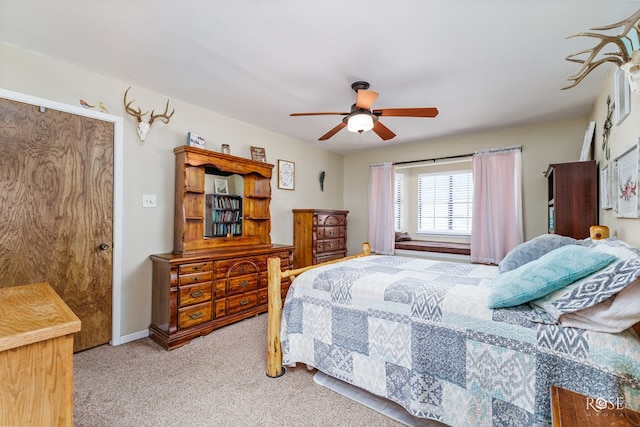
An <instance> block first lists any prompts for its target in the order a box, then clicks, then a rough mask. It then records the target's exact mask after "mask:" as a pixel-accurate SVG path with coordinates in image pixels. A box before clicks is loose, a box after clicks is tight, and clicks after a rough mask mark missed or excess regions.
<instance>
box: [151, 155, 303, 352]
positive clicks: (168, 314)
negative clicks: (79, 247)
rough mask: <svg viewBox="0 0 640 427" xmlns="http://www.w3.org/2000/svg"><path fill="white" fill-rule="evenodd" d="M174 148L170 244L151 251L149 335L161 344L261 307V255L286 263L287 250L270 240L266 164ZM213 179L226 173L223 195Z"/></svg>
mask: <svg viewBox="0 0 640 427" xmlns="http://www.w3.org/2000/svg"><path fill="white" fill-rule="evenodd" d="M174 153H175V160H176V167H175V173H176V182H175V192H176V193H175V217H174V248H173V252H172V253H168V254H158V255H151V260H152V262H153V289H152V315H151V325H150V326H149V336H150V337H151V338H152V339H153V340H154V341H156V342H157V343H158V344H160V345H161V346H162V347H164V348H165V349H167V350H171V349H174V348H177V347H180V346H182V345H185V344H187V343H189V342H190V341H191V340H192V339H193V338H195V337H198V336H201V335H206V334H208V333H210V332H211V331H213V330H214V329H217V328H220V327H222V326H225V325H228V324H230V323H233V322H236V321H239V320H242V319H245V318H247V317H250V316H254V315H256V314H259V313H264V312H266V311H267V258H269V257H279V258H280V262H281V266H282V268H283V270H284V269H290V268H291V265H292V253H293V249H294V247H293V246H290V245H275V244H272V243H271V235H270V233H271V215H270V209H269V207H270V202H271V176H272V170H273V165H271V164H268V163H263V162H256V161H253V160H249V159H245V158H242V157H236V156H232V155H229V154H222V153H217V152H213V151H209V150H204V149H201V148H196V147H189V146H182V147H177V148H175V149H174ZM215 180H227V184H230V185H228V187H227V186H225V187H224V188H225V191H226V192H228V194H227V193H225V194H219V193H216V186H215V184H213V185H212V182H214V181H215ZM209 202H211V203H209ZM214 203H215V205H214ZM218 203H219V205H218ZM217 206H221V207H220V208H219V209H218V207H217ZM222 206H226V207H222ZM216 230H217V231H216ZM222 230H224V231H222ZM288 287H289V282H288V281H287V282H285V283H283V285H282V295H283V297H284V296H285V295H286V292H287V290H288Z"/></svg>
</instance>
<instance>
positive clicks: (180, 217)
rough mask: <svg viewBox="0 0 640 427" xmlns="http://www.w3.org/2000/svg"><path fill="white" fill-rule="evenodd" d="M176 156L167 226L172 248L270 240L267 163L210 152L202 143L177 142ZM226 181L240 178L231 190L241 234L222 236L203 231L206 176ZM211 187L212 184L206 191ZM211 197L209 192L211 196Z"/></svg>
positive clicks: (192, 248)
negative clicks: (171, 216) (238, 208)
mask: <svg viewBox="0 0 640 427" xmlns="http://www.w3.org/2000/svg"><path fill="white" fill-rule="evenodd" d="M173 151H174V153H175V156H176V159H175V160H176V177H175V178H176V180H175V186H176V189H175V191H176V197H175V211H174V227H173V233H174V235H173V252H174V253H177V254H182V253H194V252H206V251H208V250H217V249H220V248H221V247H234V246H240V245H264V246H269V245H270V244H271V235H270V233H271V215H270V212H269V204H270V202H271V174H272V170H273V165H272V164H269V163H264V162H255V161H253V160H249V159H245V158H243V157H236V156H232V155H229V154H222V153H216V152H215V151H209V150H203V149H202V148H196V147H188V146H182V147H177V148H175V149H174V150H173ZM211 176H216V177H220V178H219V179H225V178H224V177H227V178H226V179H229V180H231V179H232V178H233V177H241V178H240V179H239V180H238V181H241V183H239V184H238V186H239V187H240V186H241V187H242V188H239V189H236V191H237V192H238V193H239V194H238V196H240V197H241V199H242V220H241V222H240V223H238V224H239V226H238V228H240V229H241V234H240V235H238V234H235V235H234V234H233V233H232V235H231V236H229V237H227V234H228V233H225V234H224V235H223V236H218V235H216V236H210V235H211V234H212V233H210V232H208V231H206V232H205V222H206V218H205V204H206V201H205V199H206V191H207V190H206V187H207V186H206V184H205V183H206V180H207V177H211ZM211 191H212V192H213V189H212V190H211ZM212 197H213V196H212Z"/></svg>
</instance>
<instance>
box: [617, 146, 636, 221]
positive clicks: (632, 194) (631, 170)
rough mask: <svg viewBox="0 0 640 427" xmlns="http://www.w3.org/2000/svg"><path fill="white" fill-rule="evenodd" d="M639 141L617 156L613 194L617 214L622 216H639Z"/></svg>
mask: <svg viewBox="0 0 640 427" xmlns="http://www.w3.org/2000/svg"><path fill="white" fill-rule="evenodd" d="M638 146H639V145H638V143H636V144H634V145H633V147H631V148H630V149H628V150H627V151H625V152H624V153H622V154H621V155H620V156H618V157H616V159H615V160H614V161H613V164H614V172H615V173H614V179H613V186H612V187H611V194H612V195H613V197H614V201H615V202H614V203H615V207H614V208H615V213H616V216H618V217H622V218H639V217H640V205H639V204H638V203H639V199H638V170H639V169H640V165H639V163H638V162H639V161H640V155H639V153H638Z"/></svg>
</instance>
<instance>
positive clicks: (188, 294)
mask: <svg viewBox="0 0 640 427" xmlns="http://www.w3.org/2000/svg"><path fill="white" fill-rule="evenodd" d="M178 293H179V297H178V306H179V307H186V306H188V305H193V304H197V303H200V302H205V301H211V282H206V283H196V284H195V285H187V286H180V288H178Z"/></svg>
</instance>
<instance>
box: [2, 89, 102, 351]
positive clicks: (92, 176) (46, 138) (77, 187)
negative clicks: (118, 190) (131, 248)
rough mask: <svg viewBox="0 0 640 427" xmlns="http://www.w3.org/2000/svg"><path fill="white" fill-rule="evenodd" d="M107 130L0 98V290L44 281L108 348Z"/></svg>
mask: <svg viewBox="0 0 640 427" xmlns="http://www.w3.org/2000/svg"><path fill="white" fill-rule="evenodd" d="M112 208H113V124H112V123H109V122H105V121H101V120H96V119H91V118H87V117H82V116H77V115H74V114H69V113H64V112H60V111H56V110H52V109H42V111H41V109H40V107H37V106H33V105H29V104H24V103H20V102H16V101H11V100H6V99H0V287H8V286H17V285H24V284H28V283H36V282H48V283H50V284H51V286H52V287H53V288H54V289H55V290H56V292H57V293H58V294H59V295H60V296H61V297H62V299H63V300H64V301H65V302H66V303H67V305H68V306H69V307H70V308H71V309H72V310H73V311H74V312H75V313H76V315H77V316H78V317H79V318H80V320H81V322H82V325H81V331H80V332H78V333H77V334H76V335H75V336H74V351H79V350H84V349H87V348H91V347H95V346H97V345H100V344H104V343H107V342H109V340H110V338H111V311H112V308H111V305H112V240H113V231H112V228H113V220H112V215H113V212H112Z"/></svg>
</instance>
